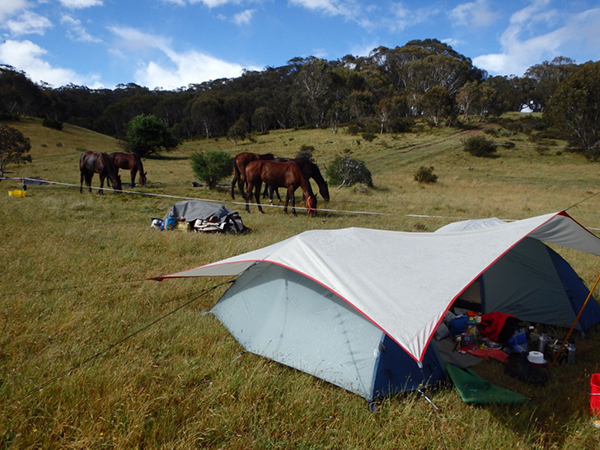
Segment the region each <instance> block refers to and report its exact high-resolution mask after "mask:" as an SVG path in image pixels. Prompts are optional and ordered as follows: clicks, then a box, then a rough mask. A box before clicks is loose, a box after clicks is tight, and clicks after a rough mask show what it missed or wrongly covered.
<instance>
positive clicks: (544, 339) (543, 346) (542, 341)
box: [538, 333, 548, 353]
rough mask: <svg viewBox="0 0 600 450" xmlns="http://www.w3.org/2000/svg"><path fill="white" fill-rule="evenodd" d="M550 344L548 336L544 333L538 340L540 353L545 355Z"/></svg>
mask: <svg viewBox="0 0 600 450" xmlns="http://www.w3.org/2000/svg"><path fill="white" fill-rule="evenodd" d="M547 343H548V335H547V334H546V333H542V334H541V335H540V337H539V338H538V351H539V352H540V353H544V352H545V351H546V344H547Z"/></svg>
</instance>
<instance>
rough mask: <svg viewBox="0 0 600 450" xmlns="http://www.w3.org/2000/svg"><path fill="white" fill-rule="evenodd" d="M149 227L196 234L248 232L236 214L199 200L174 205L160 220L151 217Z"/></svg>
mask: <svg viewBox="0 0 600 450" xmlns="http://www.w3.org/2000/svg"><path fill="white" fill-rule="evenodd" d="M151 227H152V228H156V229H158V230H167V231H170V230H184V231H193V232H197V233H201V232H221V233H225V232H230V233H244V232H246V231H248V228H247V227H246V226H244V223H243V222H242V218H241V217H240V216H239V214H238V213H237V212H235V211H232V210H231V209H229V208H227V207H226V206H223V205H219V204H216V203H208V202H201V201H199V200H190V201H182V202H178V203H175V205H173V207H172V208H171V209H170V210H169V212H168V213H167V214H166V216H165V217H163V218H162V219H161V218H157V217H153V218H152V224H151Z"/></svg>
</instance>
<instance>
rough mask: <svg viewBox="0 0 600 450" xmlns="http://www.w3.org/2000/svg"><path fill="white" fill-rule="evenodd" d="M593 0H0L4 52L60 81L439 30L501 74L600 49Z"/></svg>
mask: <svg viewBox="0 0 600 450" xmlns="http://www.w3.org/2000/svg"><path fill="white" fill-rule="evenodd" d="M599 30H600V2H599V1H598V0H596V1H589V0H573V1H571V0H502V1H500V0H474V1H465V2H460V1H431V0H420V1H391V0H390V1H388V0H347V1H339V0H0V33H2V38H1V39H0V64H8V65H11V66H13V67H15V68H16V69H18V70H22V71H24V72H25V73H27V75H28V76H29V77H30V78H31V79H32V80H33V81H35V82H40V81H43V82H46V83H49V84H50V85H51V86H53V87H60V86H63V85H66V84H69V83H74V84H77V85H83V86H88V87H90V88H99V87H107V88H110V89H112V88H114V87H115V86H116V85H117V84H126V83H136V84H139V85H141V86H146V87H148V88H150V89H155V88H162V89H176V88H179V87H185V86H187V85H188V84H190V83H200V82H202V81H207V80H212V79H216V78H222V77H228V78H230V77H237V76H239V75H240V74H241V73H242V71H243V70H244V69H247V70H263V69H264V68H265V67H269V66H270V67H278V66H282V65H284V64H286V62H287V61H289V60H290V59H292V58H295V57H307V56H316V57H319V58H324V59H327V60H335V59H338V58H341V57H343V56H345V55H348V54H350V55H354V56H367V55H368V54H369V52H370V51H371V50H373V49H374V48H376V47H379V46H385V47H388V48H393V47H396V46H402V45H404V44H405V43H406V42H408V41H410V40H412V39H427V38H436V39H439V40H440V41H443V42H446V43H448V44H449V45H451V46H452V47H453V48H454V49H455V50H456V51H458V52H459V53H462V54H463V55H465V56H467V57H469V58H471V59H472V60H473V63H474V64H475V65H476V66H477V67H479V68H481V69H485V70H487V71H488V72H489V73H490V74H491V75H513V74H514V75H518V76H521V75H523V73H524V71H525V70H527V68H528V67H530V66H532V65H534V64H539V63H541V62H543V61H545V60H548V61H550V60H552V58H554V57H555V56H567V57H570V58H572V59H574V60H575V61H576V62H577V63H584V62H586V61H597V60H599V59H600V31H599Z"/></svg>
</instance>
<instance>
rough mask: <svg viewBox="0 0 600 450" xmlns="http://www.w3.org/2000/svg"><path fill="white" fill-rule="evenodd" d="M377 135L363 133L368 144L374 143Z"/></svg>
mask: <svg viewBox="0 0 600 450" xmlns="http://www.w3.org/2000/svg"><path fill="white" fill-rule="evenodd" d="M376 137H377V135H376V134H375V133H363V134H362V138H363V139H364V140H365V141H367V142H373V141H374V140H375V138H376Z"/></svg>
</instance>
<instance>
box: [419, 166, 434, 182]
mask: <svg viewBox="0 0 600 450" xmlns="http://www.w3.org/2000/svg"><path fill="white" fill-rule="evenodd" d="M437 180H438V176H437V175H436V174H434V173H433V166H430V167H425V166H421V167H419V170H417V171H416V172H415V181H418V182H419V183H435V182H437Z"/></svg>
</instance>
